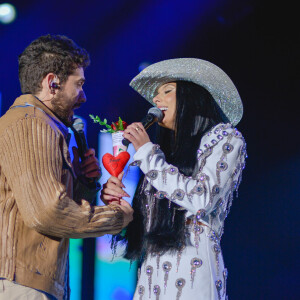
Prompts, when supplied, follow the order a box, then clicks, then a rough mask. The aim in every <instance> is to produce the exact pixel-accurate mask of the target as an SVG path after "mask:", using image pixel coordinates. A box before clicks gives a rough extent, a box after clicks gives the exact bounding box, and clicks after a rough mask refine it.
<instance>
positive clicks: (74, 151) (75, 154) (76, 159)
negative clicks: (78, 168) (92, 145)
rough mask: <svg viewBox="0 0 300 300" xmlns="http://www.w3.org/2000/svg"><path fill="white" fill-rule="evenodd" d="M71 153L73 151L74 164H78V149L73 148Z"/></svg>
mask: <svg viewBox="0 0 300 300" xmlns="http://www.w3.org/2000/svg"><path fill="white" fill-rule="evenodd" d="M72 151H73V156H74V162H79V153H78V149H77V148H76V147H75V146H73V147H72Z"/></svg>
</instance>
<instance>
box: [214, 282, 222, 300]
mask: <svg viewBox="0 0 300 300" xmlns="http://www.w3.org/2000/svg"><path fill="white" fill-rule="evenodd" d="M215 284H216V288H217V292H218V299H219V300H221V290H222V286H223V285H222V281H221V280H217V281H216V282H215Z"/></svg>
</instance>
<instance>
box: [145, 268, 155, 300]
mask: <svg viewBox="0 0 300 300" xmlns="http://www.w3.org/2000/svg"><path fill="white" fill-rule="evenodd" d="M146 274H147V276H148V285H149V297H151V285H152V274H153V267H152V266H147V267H146Z"/></svg>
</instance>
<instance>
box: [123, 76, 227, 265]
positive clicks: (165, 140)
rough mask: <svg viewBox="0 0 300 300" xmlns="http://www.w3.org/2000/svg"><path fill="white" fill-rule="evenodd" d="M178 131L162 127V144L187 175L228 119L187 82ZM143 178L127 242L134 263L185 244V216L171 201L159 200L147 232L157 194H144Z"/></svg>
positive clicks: (180, 87)
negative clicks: (207, 139) (210, 134)
mask: <svg viewBox="0 0 300 300" xmlns="http://www.w3.org/2000/svg"><path fill="white" fill-rule="evenodd" d="M176 83H177V86H176V118H175V130H169V129H166V128H163V127H160V126H159V128H158V144H159V145H160V148H161V150H162V151H163V152H164V154H165V157H166V161H167V162H168V163H169V164H172V165H175V166H176V167H177V168H178V169H179V172H181V173H183V174H184V175H186V176H193V175H195V174H196V173H197V171H198V170H197V149H198V148H199V145H200V141H201V138H202V137H203V135H204V134H205V133H206V132H207V131H209V130H210V129H211V128H212V127H214V126H215V125H217V124H218V123H222V122H224V123H227V122H228V120H227V119H226V117H225V116H224V114H223V113H222V111H221V110H220V108H219V107H218V105H217V104H216V102H215V101H214V99H213V98H212V96H211V95H210V93H209V92H208V91H207V90H206V89H205V88H203V87H201V86H199V85H197V84H195V83H192V82H187V81H177V82H176ZM144 178H145V176H144V175H143V176H141V178H140V181H139V184H138V187H137V189H136V192H135V195H134V198H133V202H132V207H133V209H134V215H133V221H132V222H131V223H129V225H128V227H127V231H126V234H125V239H126V241H127V246H126V252H125V257H126V258H128V259H131V260H134V259H139V258H141V257H142V256H143V255H144V254H145V253H146V252H148V253H149V252H150V253H160V254H162V253H164V252H166V251H169V250H171V251H176V250H179V249H180V248H181V247H182V246H183V245H184V243H185V236H184V229H185V213H186V211H185V210H183V209H182V208H181V207H180V206H179V205H177V204H175V203H173V202H170V201H169V200H168V199H166V198H165V199H156V200H155V205H154V207H153V211H152V218H151V225H150V229H148V230H146V228H145V226H146V221H147V220H146V217H147V208H146V205H147V204H148V203H147V197H149V194H150V196H151V195H154V194H155V192H156V189H155V188H154V187H151V190H150V193H149V192H148V195H146V194H145V193H144V186H145V184H144V180H145V179H144Z"/></svg>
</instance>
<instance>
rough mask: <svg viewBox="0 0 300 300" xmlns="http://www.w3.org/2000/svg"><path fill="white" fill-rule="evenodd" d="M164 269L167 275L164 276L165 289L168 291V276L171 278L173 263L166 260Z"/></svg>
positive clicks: (163, 265)
mask: <svg viewBox="0 0 300 300" xmlns="http://www.w3.org/2000/svg"><path fill="white" fill-rule="evenodd" d="M162 269H163V271H164V272H165V276H164V288H165V289H164V290H165V293H166V288H167V284H168V278H169V272H170V271H171V269H172V264H171V263H170V262H169V261H165V262H164V263H163V264H162Z"/></svg>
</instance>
